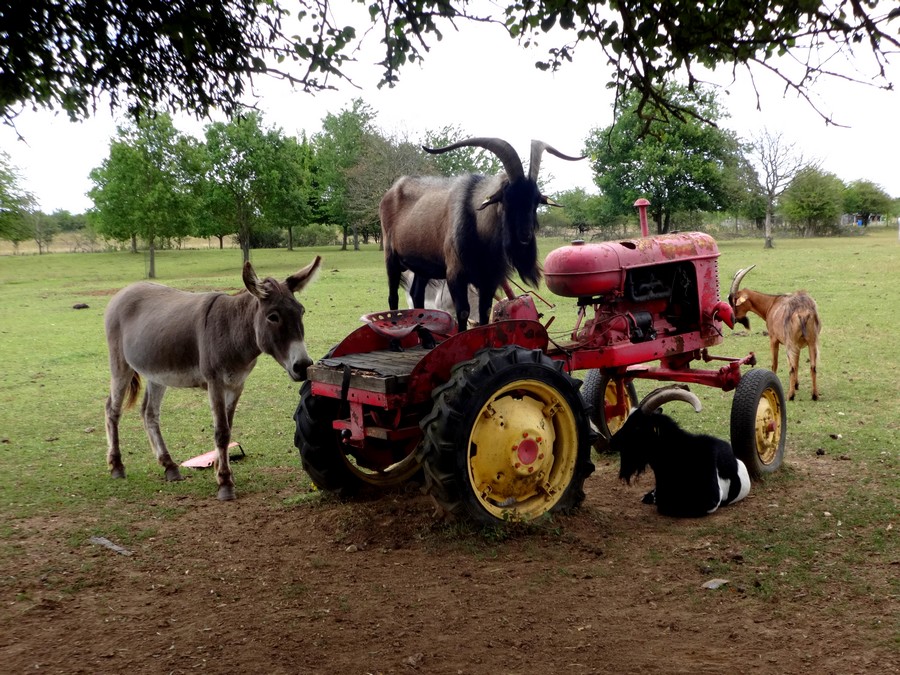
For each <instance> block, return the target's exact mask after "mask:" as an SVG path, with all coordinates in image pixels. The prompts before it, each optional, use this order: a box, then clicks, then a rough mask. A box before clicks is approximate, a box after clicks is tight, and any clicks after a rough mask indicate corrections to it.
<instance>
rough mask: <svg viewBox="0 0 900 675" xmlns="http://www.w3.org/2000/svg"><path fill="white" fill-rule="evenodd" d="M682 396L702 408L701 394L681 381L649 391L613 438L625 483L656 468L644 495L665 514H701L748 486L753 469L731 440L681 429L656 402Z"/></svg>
mask: <svg viewBox="0 0 900 675" xmlns="http://www.w3.org/2000/svg"><path fill="white" fill-rule="evenodd" d="M670 401H684V402H686V403H690V404H691V405H692V406H694V410H696V411H697V412H700V410H702V408H703V406H702V404H701V403H700V399H699V398H697V396H696V395H695V394H693V393H691V392H690V391H687V390H686V389H684V388H681V387H678V386H674V387H673V386H669V387H661V388H660V389H656V390H654V391H652V392H650V394H648V395H647V396H646V397H644V399H643V400H642V401H641V403H640V405H638V407H637V408H635V409H634V410H633V411H632V412H631V414H630V415H629V416H628V419H627V420H625V424H623V425H622V428H621V429H619V430H618V431H617V432H616V433H615V434H613V437H612V439H611V440H610V449H611V450H613V451H615V452H618V453H619V456H620V462H621V464H620V468H619V478H621V479H622V480H624V481H625V482H626V483H630V482H631V481H632V479H634V478H636V477H637V476H639V475H640V474H642V473H643V472H644V471H645V470H646V469H647V466H650V468H651V469H653V474H654V476H655V477H656V487H655V488H654V489H653V490H651V491H650V492H649V493H647V494H646V495H645V496H644V503H645V504H656V509H657V510H658V511H659V512H660V513H661V514H663V515H666V516H676V517H689V518H693V517H698V516H705V515H707V514H709V513H712V512H713V511H715V510H716V509H718V508H719V507H720V506H725V505H726V504H732V503H734V502H736V501H739V500H741V499H743V498H744V497H746V496H747V494H748V493H749V492H750V474H749V472H748V471H747V467H746V465H745V464H744V462H742V461H741V460H740V459H738V458H737V457H735V454H734V451H733V449H732V447H731V444H730V443H728V442H727V441H723V440H722V439H719V438H715V437H713V436H706V435H700V434H691V433H688V432H687V431H684V430H683V429H681V427H679V426H678V424H677V423H676V422H675V421H674V420H673V419H672V418H670V417H667V416H666V415H663V414H662V413H661V412H659V410H658V408H659V407H660V406H661V405H663V404H664V403H668V402H670Z"/></svg>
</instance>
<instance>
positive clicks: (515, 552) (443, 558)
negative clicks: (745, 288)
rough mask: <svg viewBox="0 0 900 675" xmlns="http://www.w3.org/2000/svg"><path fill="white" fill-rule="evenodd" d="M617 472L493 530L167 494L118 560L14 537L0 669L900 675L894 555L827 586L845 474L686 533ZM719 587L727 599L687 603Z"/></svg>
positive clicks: (848, 544) (835, 576) (411, 500)
mask: <svg viewBox="0 0 900 675" xmlns="http://www.w3.org/2000/svg"><path fill="white" fill-rule="evenodd" d="M615 471H616V467H615V466H613V464H612V463H611V462H610V461H609V460H601V461H600V462H599V464H598V469H597V472H596V473H595V474H594V475H593V476H592V477H591V478H590V479H589V480H588V481H587V483H586V490H587V499H586V501H585V504H584V506H583V508H581V509H579V510H578V511H577V512H576V513H575V514H573V515H570V516H565V517H558V518H556V519H555V520H554V521H553V522H549V523H545V524H542V525H533V526H529V527H521V528H518V527H513V528H505V529H501V530H489V531H475V530H473V529H472V528H471V527H469V526H467V525H465V524H460V523H455V524H453V523H451V524H447V523H444V522H441V521H439V520H437V519H435V518H434V516H433V514H434V509H433V508H432V506H431V503H430V502H429V500H428V499H427V498H425V497H423V496H421V495H419V494H417V493H414V492H413V493H407V494H392V495H386V496H384V497H382V498H381V499H379V500H377V501H370V502H356V503H340V502H336V501H333V500H330V499H327V498H326V499H322V498H318V497H316V498H312V499H310V500H309V501H307V502H305V503H301V504H296V505H292V506H284V503H283V501H282V500H281V499H280V498H278V497H277V496H275V497H273V496H270V495H258V494H257V495H242V496H241V498H240V499H239V500H238V501H237V502H234V503H229V504H220V503H218V502H216V501H215V500H213V499H204V500H193V499H189V498H188V499H179V498H178V497H175V496H161V497H160V500H165V501H167V502H168V501H171V504H170V506H171V507H172V509H173V510H178V512H179V513H180V515H177V516H173V517H171V518H169V519H167V520H152V521H151V520H148V521H146V522H145V523H142V524H141V525H142V527H141V528H140V529H139V531H138V532H135V533H131V534H130V536H125V537H121V538H120V540H121V539H124V540H129V539H130V540H129V541H125V546H126V548H128V549H129V550H130V551H132V552H133V554H132V555H130V556H126V555H121V554H117V553H115V552H114V551H112V550H109V549H107V548H104V547H103V546H99V545H96V544H91V543H89V542H88V541H87V537H86V536H85V537H81V536H79V535H76V534H73V532H75V533H77V532H79V531H82V530H83V531H84V532H89V531H92V530H94V529H96V528H97V527H98V525H100V524H99V523H96V522H83V523H65V522H60V521H58V520H56V519H46V520H32V521H29V522H22V523H16V524H13V525H12V527H13V536H12V537H8V538H7V539H6V541H7V543H8V545H11V546H13V547H14V548H15V549H16V551H17V552H18V553H17V554H14V555H4V556H3V558H2V559H3V560H4V561H7V562H4V563H3V567H2V569H0V575H2V579H3V582H2V586H0V593H2V596H0V600H2V603H3V608H4V609H3V612H2V613H0V636H2V637H0V662H2V663H3V664H4V666H3V670H4V671H5V672H25V671H29V672H51V673H101V672H108V673H112V672H116V673H119V672H128V673H187V672H214V673H241V672H246V673H249V672H265V673H360V674H362V673H414V672H421V673H437V674H443V673H447V674H458V673H555V672H560V673H561V672H565V673H576V674H577V673H645V672H662V673H722V672H753V673H778V674H782V673H800V672H815V673H841V674H844V673H861V672H866V673H889V672H897V671H898V669H900V655H898V651H897V650H896V644H897V643H896V640H897V635H896V632H894V633H892V631H896V627H897V624H896V617H897V598H896V596H892V595H891V593H890V588H891V586H890V582H889V581H887V580H888V579H890V578H891V577H892V576H896V574H897V573H898V571H900V569H898V565H897V562H898V561H897V560H896V551H895V550H894V551H893V555H894V556H895V558H894V559H891V558H890V555H891V551H887V552H886V553H885V555H884V556H882V557H875V558H874V559H871V560H870V561H869V563H868V564H866V565H865V566H862V567H860V568H859V569H853V570H846V569H843V570H842V569H839V568H840V566H842V565H846V561H847V560H848V556H850V555H852V551H851V549H852V547H853V545H854V544H853V537H852V536H851V535H850V533H849V531H848V533H847V534H846V535H844V536H842V537H837V536H834V535H832V536H826V535H827V534H828V533H829V532H830V531H831V530H829V528H828V527H823V526H821V524H820V523H821V517H822V514H821V513H820V512H821V511H822V508H823V507H822V500H823V499H825V500H826V502H825V503H827V494H825V493H823V492H822V489H821V488H822V486H823V485H826V484H827V485H833V486H834V488H833V489H835V490H843V489H845V488H846V484H847V483H846V482H845V481H846V480H849V476H848V475H845V472H846V471H847V468H846V463H841V462H839V461H837V460H834V461H831V460H829V459H827V458H825V459H822V461H818V460H812V459H810V460H807V461H806V462H794V463H792V465H791V468H790V472H789V474H790V475H791V476H793V478H791V477H788V478H786V479H780V480H777V481H770V482H768V483H765V484H759V485H756V486H755V488H754V490H753V491H752V492H751V494H750V496H749V497H748V498H747V499H746V500H745V501H744V502H742V503H740V504H738V505H735V506H733V507H727V508H725V509H722V510H721V511H720V512H718V513H716V514H714V515H713V516H712V517H709V518H706V519H701V520H675V519H668V518H662V517H660V516H658V515H657V514H656V512H655V511H654V510H653V508H652V507H648V506H645V505H643V504H641V503H640V497H641V495H642V494H643V492H644V491H646V489H647V484H646V482H645V484H643V485H640V484H639V485H636V486H625V485H622V484H621V483H620V482H619V481H618V480H616V477H615ZM833 474H837V477H836V478H835V477H834V476H833ZM823 495H824V496H823ZM122 508H126V509H134V510H135V511H137V510H138V509H139V508H140V506H139V505H128V504H123V505H122ZM807 510H808V512H809V514H810V525H809V528H808V529H807V530H806V532H807V534H808V536H809V538H810V539H811V540H812V542H811V543H812V547H813V548H814V549H815V551H814V555H813V554H811V555H810V558H811V559H808V560H795V561H790V560H784V559H780V561H779V562H777V563H775V562H773V560H774V559H772V558H770V557H769V554H770V553H772V552H771V551H767V549H766V546H767V544H766V541H765V533H766V531H767V530H768V531H772V529H771V528H779V527H787V526H791V527H796V526H797V523H796V522H794V521H796V520H797V519H798V518H799V519H800V520H803V519H805V518H806V516H805V515H801V516H797V514H798V513H799V514H804V513H806V511H807ZM817 523H819V524H817ZM747 532H752V533H754V536H753V537H751V538H748V537H747V536H745V534H746V533H747ZM109 538H110V539H113V540H115V539H116V537H115V536H114V535H113V534H110V535H109ZM119 543H122V542H121V541H120V542H119ZM803 570H807V571H808V574H807V576H805V577H801V581H802V583H800V584H795V583H794V582H793V581H792V579H795V577H796V575H797V574H798V573H799V572H801V571H803ZM820 572H821V574H820ZM848 573H849V574H848ZM810 575H812V576H810ZM849 577H852V578H849ZM714 578H720V579H726V580H727V583H726V584H724V585H722V586H720V587H719V588H718V589H715V590H710V589H706V588H703V584H704V583H705V582H708V581H710V580H712V579H714Z"/></svg>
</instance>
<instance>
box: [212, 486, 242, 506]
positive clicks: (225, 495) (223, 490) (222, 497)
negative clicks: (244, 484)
mask: <svg viewBox="0 0 900 675" xmlns="http://www.w3.org/2000/svg"><path fill="white" fill-rule="evenodd" d="M216 496H217V497H218V498H219V501H220V502H230V501H233V500H235V499H237V495H235V494H234V486H233V485H220V486H219V494H218V495H216Z"/></svg>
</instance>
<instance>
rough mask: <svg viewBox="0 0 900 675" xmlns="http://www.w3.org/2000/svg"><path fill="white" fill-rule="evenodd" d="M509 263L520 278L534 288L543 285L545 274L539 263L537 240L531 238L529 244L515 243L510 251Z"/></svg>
mask: <svg viewBox="0 0 900 675" xmlns="http://www.w3.org/2000/svg"><path fill="white" fill-rule="evenodd" d="M509 261H510V263H511V265H512V267H513V268H515V270H516V272H518V273H519V276H520V277H521V278H522V281H524V282H525V283H526V284H528V285H529V286H531V287H532V288H537V287H538V286H540V284H541V277H542V276H543V272H542V270H541V264H540V262H538V249H537V239H536V238H535V237H532V238H531V241H529V242H528V243H527V244H522V243H514V244H513V245H512V246H511V247H510V250H509Z"/></svg>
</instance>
